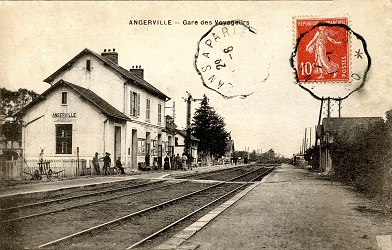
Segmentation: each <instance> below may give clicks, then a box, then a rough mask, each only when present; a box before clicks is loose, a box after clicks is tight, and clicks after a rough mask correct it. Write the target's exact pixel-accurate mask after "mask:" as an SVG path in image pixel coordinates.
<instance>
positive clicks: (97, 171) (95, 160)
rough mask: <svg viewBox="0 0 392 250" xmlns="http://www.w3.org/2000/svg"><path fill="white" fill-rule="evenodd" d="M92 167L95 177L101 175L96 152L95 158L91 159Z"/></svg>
mask: <svg viewBox="0 0 392 250" xmlns="http://www.w3.org/2000/svg"><path fill="white" fill-rule="evenodd" d="M93 166H94V169H95V173H96V174H97V175H100V174H101V170H100V169H99V161H98V152H95V156H94V157H93Z"/></svg>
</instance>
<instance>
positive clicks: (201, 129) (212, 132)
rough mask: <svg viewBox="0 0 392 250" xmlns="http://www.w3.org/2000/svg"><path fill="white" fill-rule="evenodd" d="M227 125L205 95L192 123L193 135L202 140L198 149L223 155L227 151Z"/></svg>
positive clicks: (204, 152) (206, 153)
mask: <svg viewBox="0 0 392 250" xmlns="http://www.w3.org/2000/svg"><path fill="white" fill-rule="evenodd" d="M225 126H226V124H225V122H224V120H223V118H222V117H221V116H220V115H219V114H217V113H216V111H215V110H214V108H212V107H210V106H209V104H208V99H207V96H206V95H204V97H203V100H202V101H201V102H200V107H199V108H198V109H196V111H195V114H194V116H193V120H192V124H191V131H192V135H193V136H195V137H196V138H198V139H199V140H200V141H199V148H198V150H199V152H200V153H201V154H204V155H213V156H222V155H223V154H224V153H225V148H226V139H227V137H228V136H229V133H228V132H227V131H226V129H225Z"/></svg>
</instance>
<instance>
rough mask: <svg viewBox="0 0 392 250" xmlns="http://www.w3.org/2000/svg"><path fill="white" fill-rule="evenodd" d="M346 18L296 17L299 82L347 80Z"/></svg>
mask: <svg viewBox="0 0 392 250" xmlns="http://www.w3.org/2000/svg"><path fill="white" fill-rule="evenodd" d="M343 25H348V18H346V17H343V18H312V19H296V20H295V28H296V37H297V39H300V42H299V43H298V45H297V46H298V47H297V53H298V57H297V70H298V80H299V82H330V81H333V82H348V81H349V79H350V77H349V76H350V67H349V65H350V62H349V58H350V57H349V49H350V47H349V37H348V31H347V30H346V29H345V27H344V26H343Z"/></svg>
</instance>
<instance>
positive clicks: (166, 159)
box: [163, 155, 170, 170]
mask: <svg viewBox="0 0 392 250" xmlns="http://www.w3.org/2000/svg"><path fill="white" fill-rule="evenodd" d="M163 170H170V165H169V156H167V155H166V157H165V163H164V164H163Z"/></svg>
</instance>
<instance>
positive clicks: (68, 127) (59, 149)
mask: <svg viewBox="0 0 392 250" xmlns="http://www.w3.org/2000/svg"><path fill="white" fill-rule="evenodd" d="M56 154H72V124H56Z"/></svg>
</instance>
